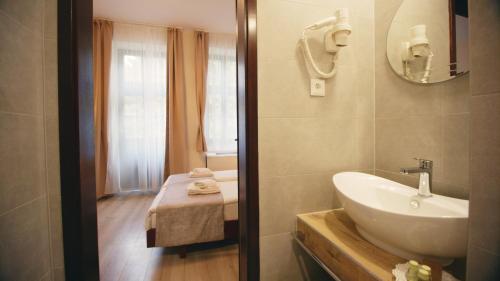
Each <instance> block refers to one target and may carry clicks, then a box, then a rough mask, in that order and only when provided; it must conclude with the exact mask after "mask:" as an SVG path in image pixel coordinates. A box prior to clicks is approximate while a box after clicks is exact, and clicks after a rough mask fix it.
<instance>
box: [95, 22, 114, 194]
mask: <svg viewBox="0 0 500 281" xmlns="http://www.w3.org/2000/svg"><path fill="white" fill-rule="evenodd" d="M112 38H113V23H112V22H110V21H106V20H94V25H93V51H94V56H93V60H94V61H93V63H94V133H95V169H96V195H97V198H99V197H101V196H103V195H104V187H105V185H106V168H107V157H108V143H107V137H108V125H107V121H108V97H109V72H110V66H111V40H112Z"/></svg>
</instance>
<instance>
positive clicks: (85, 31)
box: [57, 0, 260, 281]
mask: <svg viewBox="0 0 500 281" xmlns="http://www.w3.org/2000/svg"><path fill="white" fill-rule="evenodd" d="M235 1H236V12H237V22H238V48H237V49H238V54H237V58H238V62H237V63H238V64H237V71H238V78H237V81H238V140H239V141H238V173H239V191H238V192H239V207H238V209H239V221H240V223H239V227H240V243H239V247H240V251H239V255H240V257H239V259H240V263H239V264H240V271H239V272H240V278H239V279H240V280H241V281H247V280H248V281H250V280H259V276H260V270H259V194H258V190H259V185H258V184H259V177H258V141H257V140H258V135H257V133H258V127H257V125H258V124H257V121H258V120H257V29H256V23H257V17H256V14H257V11H256V7H257V6H256V5H257V0H235ZM57 5H58V13H57V14H58V16H57V17H58V43H57V46H58V88H59V151H60V164H61V169H60V172H61V177H60V178H61V211H62V223H63V243H64V267H65V277H66V280H72V281H73V280H75V281H80V280H82V281H84V280H85V281H87V280H88V281H94V280H99V256H98V244H97V243H98V239H97V202H96V194H95V184H96V183H95V163H94V160H95V152H94V108H93V95H92V92H93V74H92V0H59V1H58V4H57ZM145 246H146V245H145Z"/></svg>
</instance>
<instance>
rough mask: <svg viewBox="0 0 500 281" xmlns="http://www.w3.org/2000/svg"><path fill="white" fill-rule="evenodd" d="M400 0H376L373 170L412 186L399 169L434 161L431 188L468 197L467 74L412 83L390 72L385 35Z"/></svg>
mask: <svg viewBox="0 0 500 281" xmlns="http://www.w3.org/2000/svg"><path fill="white" fill-rule="evenodd" d="M401 2H402V0H378V1H375V73H376V74H375V81H376V83H375V128H376V129H375V173H376V174H378V175H381V176H384V177H387V178H390V179H393V180H397V181H400V182H403V183H406V184H410V185H412V186H418V179H417V176H416V175H414V176H402V175H400V174H399V169H400V168H401V167H412V166H415V165H416V164H417V163H416V161H415V160H413V159H412V158H414V157H419V158H426V159H430V160H433V161H434V179H433V184H434V190H433V192H435V193H438V194H444V195H449V196H454V197H460V198H467V197H468V193H469V122H470V113H469V100H470V94H469V75H465V76H462V77H459V78H457V79H454V80H451V81H448V82H444V83H439V84H431V85H416V84H413V83H409V82H407V81H404V80H403V79H401V78H399V77H398V76H396V75H395V74H394V71H393V70H392V69H391V67H390V65H389V62H388V61H387V58H386V38H387V31H388V30H389V27H390V24H391V21H392V18H393V16H394V14H395V13H396V11H397V9H398V7H399V5H400V4H401Z"/></svg>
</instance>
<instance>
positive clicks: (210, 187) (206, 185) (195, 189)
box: [187, 179, 220, 195]
mask: <svg viewBox="0 0 500 281" xmlns="http://www.w3.org/2000/svg"><path fill="white" fill-rule="evenodd" d="M187 192H188V194H189V195H201V194H214V193H220V189H219V186H218V185H217V182H216V181H214V180H212V179H207V180H198V181H195V182H193V183H190V184H189V185H188V187H187Z"/></svg>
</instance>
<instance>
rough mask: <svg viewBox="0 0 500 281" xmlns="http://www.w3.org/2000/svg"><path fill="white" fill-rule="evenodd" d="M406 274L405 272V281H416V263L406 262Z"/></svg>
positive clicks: (417, 267)
mask: <svg viewBox="0 0 500 281" xmlns="http://www.w3.org/2000/svg"><path fill="white" fill-rule="evenodd" d="M408 266H409V268H408V272H406V280H408V281H418V277H417V274H418V270H419V264H418V262H417V261H414V260H411V261H409V262H408Z"/></svg>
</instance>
